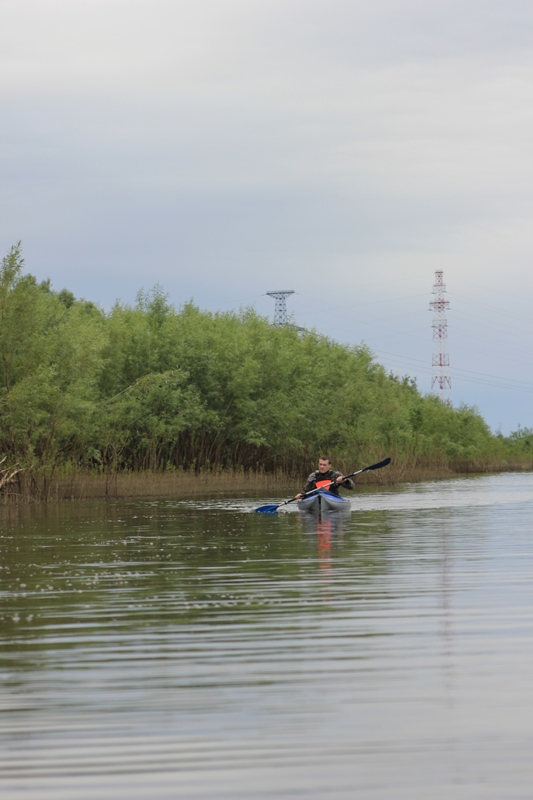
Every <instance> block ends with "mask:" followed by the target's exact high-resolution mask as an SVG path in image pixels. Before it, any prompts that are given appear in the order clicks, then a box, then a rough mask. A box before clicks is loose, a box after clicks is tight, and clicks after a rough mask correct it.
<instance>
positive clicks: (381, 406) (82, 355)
mask: <svg viewBox="0 0 533 800" xmlns="http://www.w3.org/2000/svg"><path fill="white" fill-rule="evenodd" d="M0 326H1V328H0V459H2V458H4V459H5V464H6V465H8V466H9V465H10V466H11V468H12V469H15V468H17V469H21V468H23V469H24V470H25V471H29V472H31V474H33V475H35V476H40V477H41V479H44V480H46V479H49V478H50V477H51V476H52V475H53V473H54V471H56V470H57V469H58V468H60V469H63V470H65V469H73V468H76V469H80V468H81V469H87V470H91V471H101V472H117V471H124V470H132V471H137V470H156V471H164V470H172V469H177V468H181V469H183V470H197V471H198V470H204V469H207V470H221V469H227V468H231V469H233V468H235V467H238V468H239V469H244V470H254V471H265V472H272V471H276V470H282V471H284V472H285V473H290V474H296V473H297V474H301V473H305V472H306V471H307V470H308V469H309V467H310V465H312V464H313V463H314V462H315V460H316V458H317V455H318V454H319V453H321V452H327V453H330V454H331V455H332V456H333V457H334V458H335V460H336V463H337V464H339V465H341V466H342V465H345V466H346V468H348V467H350V466H352V467H353V466H357V465H360V464H364V463H367V462H368V463H371V461H372V460H373V459H378V458H381V457H383V456H385V455H391V456H392V457H393V460H395V461H396V463H398V464H404V465H409V466H410V467H427V466H429V465H433V466H434V465H446V466H451V467H452V468H454V469H457V470H461V469H464V470H467V469H470V470H483V469H488V468H490V467H491V466H498V467H502V466H505V464H509V463H511V462H512V463H513V464H518V463H524V464H527V463H528V460H529V462H531V451H532V442H533V432H532V431H530V430H519V431H518V432H517V433H516V434H513V436H512V437H509V438H504V437H502V436H496V435H493V434H492V432H491V431H490V429H489V427H488V426H487V424H486V423H485V422H484V420H483V419H482V417H481V416H480V415H479V413H477V411H476V410H475V409H472V408H468V407H460V408H457V409H454V408H451V407H449V406H447V405H445V404H443V403H442V402H440V401H439V399H438V398H437V397H435V396H432V395H428V396H423V395H421V394H420V392H419V391H418V389H417V387H416V385H415V383H414V381H413V380H411V379H409V378H401V379H400V378H398V377H396V376H394V375H391V374H387V372H386V371H385V369H384V368H383V367H382V366H381V365H379V364H378V363H376V362H375V360H374V358H373V357H372V353H371V352H370V350H369V349H368V348H367V347H365V346H360V347H359V346H358V347H348V346H344V345H340V344H337V343H335V342H333V341H331V340H330V339H328V338H326V337H324V336H321V335H320V334H318V333H315V332H308V333H298V332H297V331H296V330H294V329H292V328H291V327H279V328H273V327H271V325H270V324H269V323H268V321H267V320H265V319H263V318H261V317H259V316H257V314H255V313H254V312H253V311H250V310H245V311H240V312H238V313H209V312H205V311H200V310H199V309H198V308H197V307H196V306H194V305H193V304H192V303H187V304H185V305H184V306H183V307H182V308H180V309H179V310H176V309H175V308H174V307H173V306H171V305H169V303H168V301H167V297H166V296H165V294H164V293H163V291H162V290H161V289H160V288H158V287H156V288H154V289H153V290H152V291H150V292H148V293H140V294H139V295H138V299H137V303H136V305H135V306H133V307H131V306H128V305H123V304H121V303H118V302H117V303H116V304H115V306H114V307H113V309H112V310H111V311H110V312H109V313H105V312H103V311H102V310H101V309H100V308H98V307H97V306H96V305H95V304H93V303H91V302H86V301H84V300H77V299H76V298H75V297H74V295H73V294H72V293H71V292H69V291H67V290H63V291H59V292H56V291H53V289H52V287H51V286H50V283H49V281H47V282H43V283H38V282H37V281H36V279H35V278H34V277H33V276H32V275H29V274H23V259H22V256H21V248H20V244H19V245H17V246H15V247H13V248H12V249H11V251H10V252H9V254H8V255H7V256H6V257H5V258H4V259H3V261H2V268H1V273H0ZM17 465H18V466H17ZM43 476H44V477H43Z"/></svg>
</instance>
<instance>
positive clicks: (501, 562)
mask: <svg viewBox="0 0 533 800" xmlns="http://www.w3.org/2000/svg"><path fill="white" fill-rule="evenodd" d="M283 499H285V498H284V497H278V498H270V497H268V498H265V497H261V498H255V499H250V498H239V497H237V498H232V499H230V500H226V499H222V500H221V499H213V498H203V499H200V500H187V501H183V500H176V501H174V502H170V501H168V500H161V501H151V502H146V501H137V502H131V501H130V502H122V503H116V504H111V505H109V504H108V505H105V504H94V503H75V504H64V505H61V506H54V507H49V508H42V507H41V508H31V509H18V510H11V511H9V510H4V511H2V512H0V526H1V534H0V545H1V547H2V559H1V569H0V690H1V715H0V739H1V744H2V747H1V752H0V788H1V789H2V790H3V796H4V797H6V798H9V800H11V798H13V799H15V798H16V799H17V800H63V798H64V799H65V800H67V798H68V800H94V798H96V797H102V798H106V800H131V798H134V800H137V798H139V800H140V798H142V799H143V800H145V798H149V800H162V799H163V798H165V799H166V798H177V797H179V798H259V799H260V800H261V799H262V798H320V800H338V799H340V798H343V799H346V800H348V798H361V799H363V798H364V800H367V798H368V799H369V800H418V799H419V798H420V799H422V798H424V800H427V798H432V800H435V798H437V799H440V798H443V799H444V798H446V800H448V798H452V797H453V798H454V800H455V799H456V798H458V800H474V799H475V800H492V799H494V800H512V799H513V798H528V800H529V799H530V798H531V797H532V793H533V789H532V786H533V757H532V753H533V681H532V677H531V676H532V667H533V590H532V585H533V584H532V581H533V544H532V533H533V524H532V520H533V475H532V474H530V473H529V474H511V475H498V476H488V477H480V478H479V477H470V478H464V479H455V480H449V481H443V482H432V483H425V484H419V485H404V486H401V487H397V488H392V489H391V488H387V489H383V488H379V487H372V488H366V489H361V488H360V489H358V491H357V493H356V495H355V497H353V499H352V513H351V515H348V516H343V517H342V518H341V519H339V520H336V519H335V518H328V519H324V520H322V521H319V522H317V521H316V520H315V519H314V518H305V517H303V516H302V515H301V514H299V513H298V512H297V511H296V510H295V509H294V507H293V506H286V507H285V508H284V509H283V512H282V513H279V514H276V515H272V516H270V515H262V514H255V513H253V512H254V508H255V507H257V506H258V505H262V504H264V503H267V502H281V501H282V500H283Z"/></svg>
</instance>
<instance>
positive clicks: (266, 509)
mask: <svg viewBox="0 0 533 800" xmlns="http://www.w3.org/2000/svg"><path fill="white" fill-rule="evenodd" d="M387 464H390V458H384V459H383V461H379V462H378V463H377V464H371V465H370V467H364V469H358V470H357V472H350V474H349V475H345V476H344V477H345V478H353V476H354V475H359V474H360V473H361V472H368V471H369V470H371V469H381V467H386V466H387ZM332 483H335V481H330V482H329V483H328V484H327V486H321V487H320V488H321V489H327V487H328V486H331V484H332ZM316 491H317V490H316V489H311V491H310V492H304V494H303V495H302V497H308V496H309V495H310V494H314V493H315V492H316ZM301 499H302V498H300V497H291V499H290V500H285V501H284V502H283V503H278V504H277V505H270V506H259V508H256V509H255V510H256V513H258V514H275V513H276V511H277V510H278V508H281V506H286V505H287V504H288V503H294V501H295V500H301Z"/></svg>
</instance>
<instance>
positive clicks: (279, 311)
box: [267, 289, 294, 326]
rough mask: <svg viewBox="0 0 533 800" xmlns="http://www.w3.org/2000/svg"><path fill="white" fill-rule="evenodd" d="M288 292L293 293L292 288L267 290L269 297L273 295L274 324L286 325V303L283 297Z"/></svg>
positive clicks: (287, 294)
mask: <svg viewBox="0 0 533 800" xmlns="http://www.w3.org/2000/svg"><path fill="white" fill-rule="evenodd" d="M290 294H294V290H293V289H287V290H284V291H279V292H267V295H268V296H269V297H273V298H274V299H275V301H276V305H275V308H274V325H276V326H277V325H287V322H288V318H287V304H286V303H285V298H286V297H288V296H289V295H290Z"/></svg>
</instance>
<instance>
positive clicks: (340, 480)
mask: <svg viewBox="0 0 533 800" xmlns="http://www.w3.org/2000/svg"><path fill="white" fill-rule="evenodd" d="M343 480H345V478H344V475H339V477H338V478H336V480H335V483H342V482H343Z"/></svg>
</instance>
